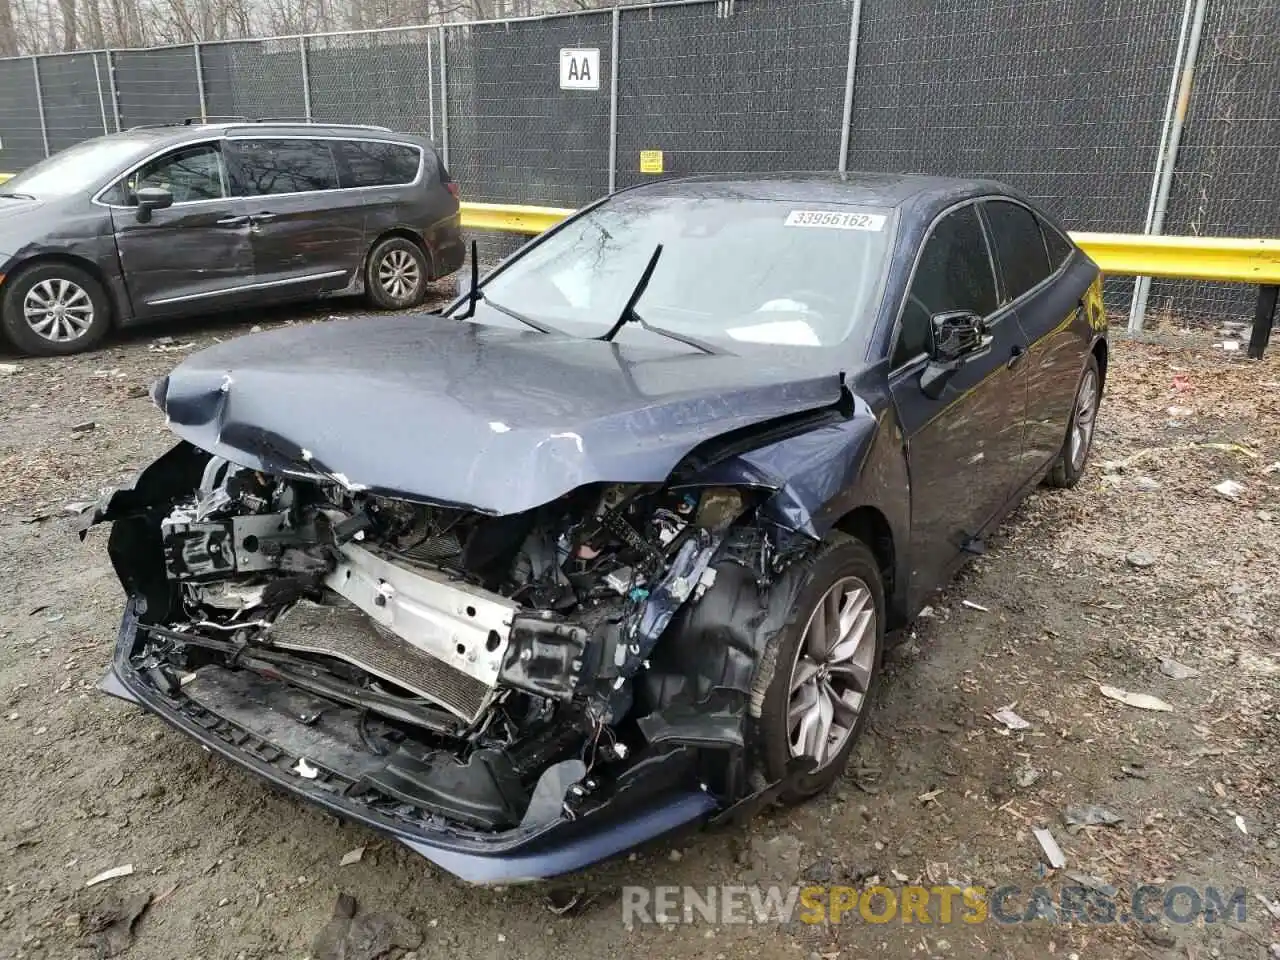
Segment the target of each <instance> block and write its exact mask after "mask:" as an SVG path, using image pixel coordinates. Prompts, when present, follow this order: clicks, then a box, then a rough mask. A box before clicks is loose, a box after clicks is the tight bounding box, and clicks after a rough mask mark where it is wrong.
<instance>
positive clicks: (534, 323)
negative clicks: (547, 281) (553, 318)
mask: <svg viewBox="0 0 1280 960" xmlns="http://www.w3.org/2000/svg"><path fill="white" fill-rule="evenodd" d="M475 296H476V299H477V300H483V301H484V302H485V303H487V304H488V305H489V306H491V307H493V309H495V310H497V311H498V312H499V313H505V314H506V315H507V316H508V317H511V318H512V319H513V320H519V321H520V322H521V323H523V324H525V325H526V326H530V327H533V329H535V330H537V331H538V332H540V333H550V334H555V335H557V336H561V337H567V336H569V334H567V333H565V332H564V331H563V330H557V329H556V328H555V327H549V326H547V325H546V324H545V323H543V322H542V321H541V320H535V319H533V317H526V316H525V315H524V314H523V313H519V312H518V311H515V310H512V309H511V308H510V307H504V306H503V305H502V304H500V303H498V302H497V301H495V300H491V299H489V298H488V297H486V296H485V295H484V294H483V293H481V292H480V291H478V290H477V291H476V295H475Z"/></svg>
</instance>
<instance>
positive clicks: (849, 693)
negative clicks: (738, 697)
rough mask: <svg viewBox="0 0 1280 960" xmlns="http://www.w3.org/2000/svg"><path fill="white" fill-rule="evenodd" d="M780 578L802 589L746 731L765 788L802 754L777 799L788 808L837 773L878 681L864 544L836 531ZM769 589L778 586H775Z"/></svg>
mask: <svg viewBox="0 0 1280 960" xmlns="http://www.w3.org/2000/svg"><path fill="white" fill-rule="evenodd" d="M837 537H838V538H837V539H833V540H831V541H829V542H828V543H827V544H825V545H824V546H823V547H822V548H821V550H819V552H818V553H817V554H816V555H815V556H814V557H812V558H811V559H810V560H808V561H804V562H802V563H800V564H797V567H803V568H807V569H799V570H797V569H795V568H793V569H792V570H791V571H788V574H789V575H795V576H803V577H804V578H805V582H804V586H803V587H802V588H801V589H800V590H799V592H798V594H797V595H796V598H795V600H794V601H793V603H792V605H791V610H790V613H789V615H788V617H787V625H786V627H784V628H783V629H782V630H781V631H779V632H778V634H777V636H776V637H775V638H774V639H773V640H772V641H771V642H770V646H771V647H773V649H772V650H769V651H767V653H766V655H765V657H763V658H762V660H763V662H765V663H771V664H772V670H773V674H772V677H771V679H770V681H769V684H768V687H767V689H766V692H765V697H764V702H763V704H762V707H761V711H760V718H759V721H758V723H757V724H756V729H755V731H754V732H755V737H754V739H755V741H756V742H755V744H754V747H755V750H756V751H757V762H758V765H759V768H760V770H759V772H760V773H761V774H763V777H764V779H765V780H766V781H767V782H771V783H772V782H776V781H778V780H781V779H783V778H784V777H786V776H787V775H788V767H789V765H790V764H792V763H793V762H794V761H795V760H796V759H798V758H802V759H803V760H804V761H805V762H806V763H808V764H809V765H810V766H811V767H812V772H811V773H810V774H808V775H806V776H802V777H800V778H798V779H797V780H796V781H794V782H793V783H792V784H791V785H790V786H789V788H788V789H787V790H786V791H785V792H784V793H783V794H782V795H781V796H780V798H779V799H780V800H782V801H783V802H784V803H796V802H799V801H801V800H804V799H807V798H808V797H811V796H814V795H815V794H818V793H820V792H821V791H823V790H825V789H826V788H827V787H829V786H830V785H831V784H832V783H833V782H834V781H835V780H836V779H837V778H838V777H839V776H840V774H841V773H842V772H843V770H844V767H845V764H846V763H847V762H848V759H849V754H850V753H851V752H852V751H853V747H854V744H855V743H856V742H857V740H858V737H859V735H860V734H861V733H862V729H863V727H864V726H865V725H866V721H867V713H868V711H869V710H870V707H871V700H872V697H873V695H874V693H875V689H876V685H877V683H878V682H879V678H880V664H881V655H882V651H883V649H884V620H885V616H884V609H885V608H884V585H883V581H882V578H881V574H880V566H879V564H878V563H877V562H876V558H875V555H874V554H872V552H871V550H870V549H869V548H868V547H867V545H866V544H865V543H863V542H862V541H860V540H856V539H854V538H852V537H846V536H843V535H837ZM773 589H785V584H784V583H783V582H781V581H780V582H779V583H777V584H775V585H774V588H773Z"/></svg>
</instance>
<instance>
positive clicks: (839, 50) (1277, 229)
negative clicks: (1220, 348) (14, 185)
mask: <svg viewBox="0 0 1280 960" xmlns="http://www.w3.org/2000/svg"><path fill="white" fill-rule="evenodd" d="M1198 2H1199V0H997V2H995V3H992V2H989V0H674V2H664V3H655V4H652V5H641V6H631V7H625V8H622V9H617V10H603V11H584V12H581V13H575V14H563V15H555V16H549V17H542V18H533V19H524V20H512V21H500V22H488V23H471V24H445V25H435V26H423V27H412V28H397V29H391V30H371V31H357V32H351V33H344V34H326V35H320V36H308V37H284V38H272V39H266V40H242V41H228V42H211V43H201V44H195V45H187V46H180V47H165V48H156V49H147V50H120V51H112V52H106V51H102V52H97V53H81V54H63V55H57V56H47V57H38V58H24V59H16V60H0V171H7V172H11V171H15V170H18V169H21V168H23V167H25V166H28V165H30V164H31V163H34V162H36V161H38V160H39V159H41V158H42V157H44V156H46V155H48V153H50V152H53V151H57V150H59V149H62V148H63V147H66V146H69V145H71V144H72V143H75V142H77V141H79V140H81V139H84V138H86V137H90V136H95V135H98V134H100V133H102V132H103V131H104V130H106V131H115V130H120V129H126V128H128V127H130V126H134V125H138V124H152V123H165V122H174V121H181V120H183V119H185V118H188V117H215V116H221V117H248V118H266V117H271V118H290V119H292V118H298V119H309V120H315V121H333V122H344V123H372V124H378V125H384V126H388V127H391V128H393V129H401V130H408V131H412V132H416V133H422V134H426V135H428V136H430V137H431V138H432V139H433V140H434V141H435V142H436V143H437V144H438V145H439V146H440V149H441V151H442V153H443V154H444V155H445V157H446V160H447V162H448V164H449V167H450V169H451V171H452V173H453V175H454V176H455V177H456V178H457V179H458V180H459V181H460V182H461V183H462V185H463V190H464V193H465V196H466V197H467V198H468V199H471V200H481V201H492V202H521V203H542V204H552V205H563V206H573V205H578V204H581V203H584V202H586V201H588V200H590V199H592V198H594V197H596V196H599V195H601V194H603V193H605V192H607V191H609V190H611V189H615V188H620V187H626V186H629V185H632V184H635V183H639V182H641V181H643V180H644V179H646V178H649V177H652V176H654V175H655V172H661V173H662V174H667V175H672V174H674V175H681V174H697V173H713V172H724V171H750V172H767V171H777V170H796V169H809V170H834V169H849V170H859V169H862V170H883V171H894V172H932V173H940V174H954V175H969V176H982V177H991V178H995V179H999V180H1003V181H1005V182H1008V183H1010V184H1012V185H1013V186H1015V187H1017V188H1019V189H1021V190H1022V191H1024V192H1025V193H1027V194H1029V195H1030V196H1032V197H1034V198H1036V199H1038V200H1040V201H1042V202H1043V203H1045V204H1046V205H1047V206H1048V207H1049V208H1050V209H1052V210H1054V211H1055V212H1056V213H1057V214H1058V215H1059V216H1060V217H1061V218H1062V219H1063V220H1064V221H1065V222H1066V224H1067V226H1068V227H1069V228H1071V229H1076V230H1100V231H1116V232H1127V233H1137V232H1142V231H1143V230H1144V229H1146V227H1147V224H1148V223H1149V222H1150V217H1151V210H1152V209H1153V205H1154V203H1155V197H1156V194H1157V181H1158V171H1159V170H1160V169H1161V167H1162V166H1164V162H1163V160H1162V158H1163V157H1166V156H1168V155H1169V153H1170V152H1171V149H1170V147H1169V144H1170V136H1169V131H1170V127H1171V124H1173V122H1174V116H1175V113H1176V103H1175V97H1174V91H1175V89H1176V82H1177V75H1178V73H1179V72H1180V71H1181V70H1182V68H1183V67H1184V66H1190V67H1193V68H1194V76H1195V80H1194V83H1193V86H1192V88H1191V89H1192V93H1191V98H1190V103H1189V108H1188V110H1187V114H1186V123H1185V127H1184V129H1183V132H1182V136H1181V141H1180V144H1179V150H1178V152H1177V153H1176V163H1175V165H1174V167H1173V179H1172V189H1171V191H1170V195H1169V200H1168V205H1167V215H1166V217H1165V222H1164V224H1163V231H1164V232H1166V233H1198V234H1207V235H1235V236H1240V235H1270V236H1275V235H1277V234H1280V223H1278V222H1277V221H1278V220H1280V216H1278V215H1277V211H1278V210H1280V81H1278V80H1277V78H1278V77H1280V31H1278V30H1277V29H1276V7H1275V3H1276V0H1232V2H1230V3H1226V2H1219V3H1212V4H1209V6H1208V17H1207V20H1206V21H1205V23H1204V29H1203V40H1202V42H1201V44H1200V48H1199V53H1198V56H1197V57H1196V59H1195V61H1194V62H1193V63H1191V64H1189V65H1187V64H1184V63H1182V60H1183V52H1184V51H1185V50H1186V49H1187V35H1188V23H1189V22H1190V21H1191V20H1192V18H1191V10H1192V7H1193V5H1195V4H1197V3H1198ZM1193 32H1194V31H1193ZM567 50H587V51H595V56H596V57H597V60H596V62H597V64H598V66H597V75H596V76H594V77H592V78H591V83H589V84H585V85H577V86H576V87H575V88H573V89H562V77H561V63H562V58H563V57H564V56H565V51H567ZM642 154H643V155H645V158H646V159H645V163H644V164H643V165H642V159H641V158H642ZM485 241H486V249H487V251H488V252H489V254H490V255H491V256H492V255H493V254H495V253H498V252H504V251H505V250H507V249H510V245H511V241H510V240H507V241H505V242H503V243H499V242H497V241H496V240H494V238H485ZM1132 289H1133V283H1132V282H1131V281H1119V280H1117V281H1110V282H1109V283H1108V289H1107V292H1108V302H1109V303H1110V304H1111V306H1112V308H1113V310H1114V311H1116V312H1117V313H1118V314H1124V313H1125V312H1127V310H1128V300H1129V296H1130V293H1131V291H1132ZM1251 297H1252V294H1251V292H1250V291H1249V290H1248V289H1247V288H1244V287H1241V286H1231V285H1225V284H1201V283H1173V282H1163V281H1162V282H1157V283H1155V284H1154V285H1153V287H1152V290H1151V295H1150V298H1149V301H1148V317H1149V318H1151V319H1154V320H1156V321H1170V320H1171V321H1173V322H1179V321H1184V322H1185V321H1189V322H1196V321H1205V320H1214V319H1224V318H1228V317H1240V316H1241V315H1244V314H1248V313H1249V312H1250V310H1251V305H1252V299H1251Z"/></svg>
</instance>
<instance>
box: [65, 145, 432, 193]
mask: <svg viewBox="0 0 1280 960" xmlns="http://www.w3.org/2000/svg"><path fill="white" fill-rule="evenodd" d="M235 140H350V141H353V142H355V143H389V144H392V145H394V146H397V147H411V148H413V149H414V150H417V151H418V172H417V174H416V175H415V176H414V178H413V180H411V181H409V182H408V183H397V184H390V185H387V186H376V187H338V188H336V189H334V190H301V191H296V192H293V193H270V194H255V196H270V197H304V196H310V195H311V194H313V193H326V194H327V193H350V192H352V191H356V190H394V189H397V188H403V187H412V186H415V185H417V184H419V183H421V182H422V175H423V172H424V170H425V168H426V164H427V157H426V150H425V148H424V147H423V146H422V145H421V144H418V143H409V142H408V141H406V140H402V139H396V138H393V137H344V136H341V135H339V134H313V135H311V136H304V135H298V134H279V135H275V136H272V135H270V134H261V133H260V134H244V135H236V136H226V135H223V134H217V135H215V136H213V137H210V138H209V139H208V140H192V141H190V142H188V143H181V144H169V145H168V146H166V147H162V148H161V149H159V150H155V151H152V152H151V153H149V154H147V155H146V156H145V157H143V158H142V159H141V160H138V161H136V162H134V163H133V165H132V166H130V167H128V168H126V169H125V170H124V171H123V172H121V173H118V174H115V175H114V176H113V177H112V178H111V179H110V180H109V181H107V184H106V185H105V186H103V187H100V188H99V189H98V191H97V192H96V193H95V194H94V195H93V198H92V199H91V201H90V202H91V203H94V204H96V205H97V206H99V207H106V208H108V209H110V210H133V209H135V208H134V207H133V206H128V205H125V204H119V203H107V202H105V201H104V200H103V199H102V195H103V194H104V193H106V192H107V191H108V190H110V189H111V188H112V187H114V186H115V185H116V184H117V183H119V182H120V181H121V180H123V179H124V178H125V177H127V176H129V175H130V174H133V173H136V172H137V171H138V170H140V169H141V168H143V167H145V166H146V165H147V164H148V163H150V162H151V161H152V160H155V159H157V158H159V157H162V156H164V155H165V154H166V153H169V152H170V151H172V150H181V149H183V148H184V147H194V146H200V145H202V144H206V143H213V144H219V145H221V144H222V143H224V142H226V141H235ZM223 163H224V165H225V163H226V157H225V156H224V157H223ZM229 186H230V183H228V187H229ZM251 199H253V197H235V196H230V195H228V196H226V197H223V198H221V199H218V200H188V201H186V202H185V203H175V204H173V205H172V206H171V207H169V209H173V207H192V206H197V205H199V204H202V203H226V202H227V201H228V200H251Z"/></svg>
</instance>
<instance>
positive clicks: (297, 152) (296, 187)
mask: <svg viewBox="0 0 1280 960" xmlns="http://www.w3.org/2000/svg"><path fill="white" fill-rule="evenodd" d="M231 143H232V144H233V150H234V153H235V159H236V164H235V166H236V170H235V193H236V196H239V197H267V196H272V195H273V194H280V193H309V192H311V191H315V190H336V189H338V167H337V164H336V163H334V159H333V149H332V147H331V146H330V142H329V141H328V140H301V139H299V140H285V139H281V140H268V139H263V140H233V141H231Z"/></svg>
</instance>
